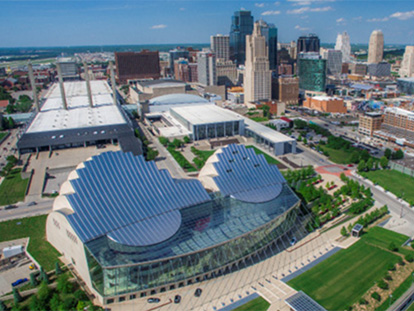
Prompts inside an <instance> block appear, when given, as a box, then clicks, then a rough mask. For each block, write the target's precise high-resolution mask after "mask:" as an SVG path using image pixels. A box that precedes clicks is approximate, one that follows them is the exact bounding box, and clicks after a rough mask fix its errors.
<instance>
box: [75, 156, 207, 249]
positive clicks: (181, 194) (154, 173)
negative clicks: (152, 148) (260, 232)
mask: <svg viewBox="0 0 414 311" xmlns="http://www.w3.org/2000/svg"><path fill="white" fill-rule="evenodd" d="M84 165H85V167H84V168H81V169H78V170H77V173H78V176H79V178H77V179H73V180H71V181H70V182H71V184H72V187H73V189H74V190H75V193H73V194H69V195H67V199H68V201H69V202H70V204H71V206H72V208H73V210H74V213H73V214H71V215H69V216H68V220H69V222H70V224H71V225H72V227H73V228H74V230H75V232H76V233H77V235H78V236H79V238H80V239H81V240H82V242H84V243H85V242H88V241H91V240H94V239H96V238H98V237H100V236H104V235H106V236H107V237H108V238H110V239H111V240H113V241H115V242H117V243H120V244H123V245H129V246H147V245H153V244H156V243H160V242H162V241H164V240H166V239H168V238H170V237H171V236H172V235H174V234H175V233H176V232H177V230H178V229H179V228H180V226H181V213H180V211H179V210H180V209H182V208H185V207H189V206H193V205H196V204H200V203H203V202H207V201H210V200H211V199H210V196H209V195H208V194H207V192H206V190H205V189H204V188H203V187H202V185H201V183H200V182H199V181H197V180H186V182H182V181H176V180H174V179H173V178H172V177H171V175H170V174H169V172H168V171H166V170H158V168H157V167H156V165H155V163H154V162H152V161H151V162H146V161H145V160H144V158H143V157H142V156H138V157H135V156H133V155H132V154H131V153H123V152H106V153H103V154H101V155H98V156H94V157H92V160H91V161H86V162H84Z"/></svg>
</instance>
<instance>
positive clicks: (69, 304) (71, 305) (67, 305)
mask: <svg viewBox="0 0 414 311" xmlns="http://www.w3.org/2000/svg"><path fill="white" fill-rule="evenodd" d="M76 305H77V301H76V299H75V298H73V297H67V298H65V300H63V303H62V304H61V305H60V309H61V310H64V311H66V310H67V311H72V310H73V309H75V308H76Z"/></svg>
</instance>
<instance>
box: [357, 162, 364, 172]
mask: <svg viewBox="0 0 414 311" xmlns="http://www.w3.org/2000/svg"><path fill="white" fill-rule="evenodd" d="M365 168H366V166H365V161H364V160H361V161H359V164H358V168H357V169H358V172H363V171H365Z"/></svg>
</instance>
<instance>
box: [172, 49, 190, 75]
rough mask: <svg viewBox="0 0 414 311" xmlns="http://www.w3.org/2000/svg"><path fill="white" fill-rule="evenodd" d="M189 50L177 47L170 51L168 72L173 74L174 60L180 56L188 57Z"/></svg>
mask: <svg viewBox="0 0 414 311" xmlns="http://www.w3.org/2000/svg"><path fill="white" fill-rule="evenodd" d="M189 56H190V52H189V51H188V50H184V49H182V48H177V49H174V50H171V51H170V72H171V74H172V75H174V62H175V61H176V60H178V59H180V58H185V59H188V58H189Z"/></svg>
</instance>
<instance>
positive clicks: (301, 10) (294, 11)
mask: <svg viewBox="0 0 414 311" xmlns="http://www.w3.org/2000/svg"><path fill="white" fill-rule="evenodd" d="M332 10H333V8H332V7H330V6H325V7H321V8H310V7H302V8H300V9H294V10H289V11H287V13H288V14H303V13H306V12H328V11H332Z"/></svg>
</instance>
